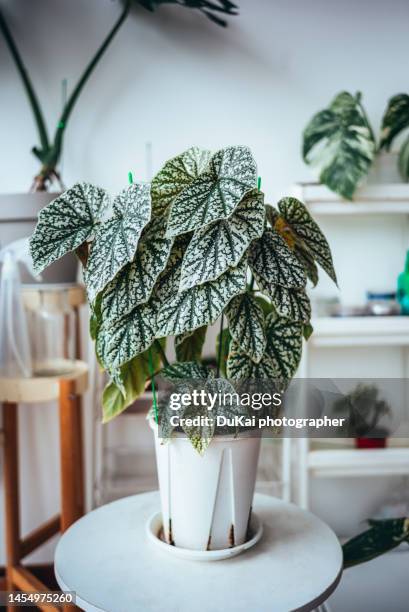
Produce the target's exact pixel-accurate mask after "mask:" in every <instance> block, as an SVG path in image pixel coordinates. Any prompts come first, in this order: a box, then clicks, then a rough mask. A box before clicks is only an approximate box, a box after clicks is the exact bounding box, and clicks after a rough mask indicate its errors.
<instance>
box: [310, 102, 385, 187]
mask: <svg viewBox="0 0 409 612" xmlns="http://www.w3.org/2000/svg"><path fill="white" fill-rule="evenodd" d="M375 153H376V143H375V138H374V134H373V131H372V128H371V126H370V124H369V122H368V119H367V116H366V113H365V110H364V109H363V106H362V103H361V94H359V93H358V94H356V96H352V95H351V94H350V93H348V92H346V91H343V92H341V93H340V94H338V95H337V96H336V98H335V99H334V100H333V101H332V103H331V104H330V106H329V107H328V108H326V109H324V110H322V111H320V112H318V113H317V114H316V115H314V117H313V118H312V119H311V121H310V123H309V124H308V125H307V127H306V129H305V130H304V134H303V157H304V160H305V161H306V163H307V164H311V165H314V166H316V167H318V169H319V172H320V181H321V183H324V185H327V186H328V187H329V188H330V189H332V190H333V191H335V192H336V193H339V194H340V195H341V196H343V197H344V198H347V199H352V197H353V195H354V191H355V189H356V187H357V185H358V184H359V182H360V181H361V180H362V178H363V177H364V176H365V175H366V174H367V173H368V171H369V169H370V167H371V164H372V161H373V159H374V157H375Z"/></svg>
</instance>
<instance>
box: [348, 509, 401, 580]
mask: <svg viewBox="0 0 409 612" xmlns="http://www.w3.org/2000/svg"><path fill="white" fill-rule="evenodd" d="M369 524H370V525H371V527H370V529H367V530H366V531H364V532H363V533H360V534H359V535H357V536H355V537H354V538H352V539H351V540H348V541H347V542H345V544H343V546H342V552H343V556H344V564H343V565H344V569H346V568H348V567H353V566H354V565H358V564H359V563H365V562H366V561H370V560H371V559H375V558H376V557H379V555H383V554H384V553H386V552H388V551H390V550H393V549H394V548H396V547H397V546H399V545H400V544H401V543H402V542H408V543H409V518H405V517H402V518H396V519H384V520H380V521H369Z"/></svg>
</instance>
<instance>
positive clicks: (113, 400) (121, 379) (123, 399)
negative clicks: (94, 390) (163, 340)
mask: <svg viewBox="0 0 409 612" xmlns="http://www.w3.org/2000/svg"><path fill="white" fill-rule="evenodd" d="M159 367H160V353H159V351H158V350H157V348H156V347H155V345H152V347H150V348H149V349H148V350H147V351H145V352H144V353H142V354H141V355H138V356H137V357H134V358H133V359H132V360H131V361H129V362H128V363H125V364H124V365H123V366H121V367H120V368H119V369H118V370H117V371H116V372H115V375H114V381H111V382H110V383H109V384H108V385H107V386H106V387H105V389H104V392H103V395H102V412H103V422H104V423H107V422H108V421H110V420H111V419H113V418H114V417H115V416H117V415H118V414H120V413H121V412H123V411H124V410H125V409H126V408H128V406H130V405H131V404H133V402H134V401H135V400H136V399H137V398H138V397H139V396H140V395H141V394H142V393H143V392H144V390H145V388H146V385H147V381H148V380H149V379H150V378H151V375H152V372H151V368H152V371H153V372H157V371H158V369H159Z"/></svg>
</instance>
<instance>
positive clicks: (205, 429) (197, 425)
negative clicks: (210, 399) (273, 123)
mask: <svg viewBox="0 0 409 612" xmlns="http://www.w3.org/2000/svg"><path fill="white" fill-rule="evenodd" d="M198 416H200V417H202V418H201V419H200V420H199V421H196V420H195V417H198ZM183 417H184V418H185V419H190V422H191V423H192V425H188V424H187V422H186V421H184V424H183V426H182V427H183V431H184V432H185V434H186V435H187V437H188V439H189V440H190V443H191V444H192V446H193V448H194V449H195V450H197V452H198V453H199V455H203V453H204V452H205V450H206V449H207V447H208V446H209V444H210V442H211V441H212V438H213V435H214V431H215V424H216V421H215V418H214V416H213V414H212V412H210V411H209V410H208V409H207V407H206V406H202V405H200V406H193V405H192V406H188V407H187V408H186V410H185V411H184V413H183Z"/></svg>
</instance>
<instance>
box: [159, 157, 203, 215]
mask: <svg viewBox="0 0 409 612" xmlns="http://www.w3.org/2000/svg"><path fill="white" fill-rule="evenodd" d="M210 157H211V153H210V151H206V150H201V149H199V148H198V147H192V148H191V149H188V150H187V151H185V152H184V153H182V154H181V155H178V156H177V157H174V158H173V159H170V160H169V161H167V162H166V164H165V165H164V166H163V168H162V170H161V171H160V172H159V173H158V174H157V175H156V176H155V178H154V179H153V181H152V184H151V193H152V213H153V214H154V215H163V214H164V213H166V211H167V210H168V208H169V206H170V204H171V203H172V202H173V200H174V199H175V198H176V197H177V196H178V195H179V194H180V192H181V191H183V189H185V188H186V187H187V186H188V185H190V183H192V182H193V181H194V180H195V179H196V178H197V177H198V176H200V174H201V173H202V172H203V171H204V170H205V169H206V167H207V164H208V163H209V160H210Z"/></svg>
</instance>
